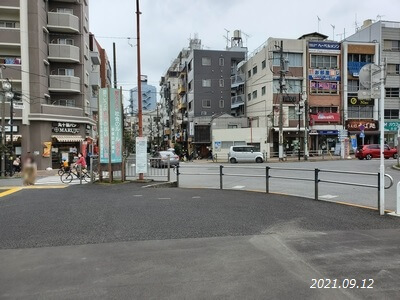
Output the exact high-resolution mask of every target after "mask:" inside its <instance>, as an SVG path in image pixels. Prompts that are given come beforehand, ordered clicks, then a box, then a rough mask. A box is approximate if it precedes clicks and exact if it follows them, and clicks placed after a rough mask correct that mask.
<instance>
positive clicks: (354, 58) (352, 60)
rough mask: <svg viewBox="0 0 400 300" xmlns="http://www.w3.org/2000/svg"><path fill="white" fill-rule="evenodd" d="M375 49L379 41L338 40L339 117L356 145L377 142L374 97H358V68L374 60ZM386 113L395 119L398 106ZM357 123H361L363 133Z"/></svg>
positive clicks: (376, 112) (375, 103)
mask: <svg viewBox="0 0 400 300" xmlns="http://www.w3.org/2000/svg"><path fill="white" fill-rule="evenodd" d="M378 52H379V43H368V42H349V41H344V42H343V43H342V58H343V59H342V71H343V73H342V74H343V80H342V82H343V97H342V98H343V112H344V114H343V118H344V124H345V129H347V131H348V132H349V134H350V135H356V136H357V144H358V145H362V144H373V143H378V142H379V130H378V128H379V123H378V120H379V117H378V110H379V103H378V101H377V100H375V99H371V100H365V99H359V98H358V90H359V89H360V81H359V74H360V70H361V68H362V67H363V66H365V65H366V64H369V63H377V59H378ZM387 112H392V111H390V110H388V111H387ZM387 117H388V118H390V119H391V118H392V117H393V118H397V119H398V118H399V116H398V110H397V115H395V112H394V113H393V116H392V115H391V114H389V115H388V116H387ZM385 118H386V116H385ZM396 125H397V124H396ZM360 126H364V130H363V134H361V130H360ZM360 134H361V136H360Z"/></svg>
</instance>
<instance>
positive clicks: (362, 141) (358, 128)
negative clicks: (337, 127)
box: [346, 120, 379, 145]
mask: <svg viewBox="0 0 400 300" xmlns="http://www.w3.org/2000/svg"><path fill="white" fill-rule="evenodd" d="M346 129H347V130H348V132H349V134H350V135H356V136H357V145H367V144H377V143H379V126H378V121H375V120H347V121H346Z"/></svg>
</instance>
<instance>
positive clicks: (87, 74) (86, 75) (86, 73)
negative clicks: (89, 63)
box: [85, 71, 89, 86]
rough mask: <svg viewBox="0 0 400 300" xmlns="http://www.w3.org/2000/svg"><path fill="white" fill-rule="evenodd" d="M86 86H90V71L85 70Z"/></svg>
mask: <svg viewBox="0 0 400 300" xmlns="http://www.w3.org/2000/svg"><path fill="white" fill-rule="evenodd" d="M85 86H89V73H88V71H86V72H85Z"/></svg>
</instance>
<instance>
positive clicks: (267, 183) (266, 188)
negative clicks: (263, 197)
mask: <svg viewBox="0 0 400 300" xmlns="http://www.w3.org/2000/svg"><path fill="white" fill-rule="evenodd" d="M269 169H271V168H270V167H268V166H267V167H265V193H267V194H269Z"/></svg>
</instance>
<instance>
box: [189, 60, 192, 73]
mask: <svg viewBox="0 0 400 300" xmlns="http://www.w3.org/2000/svg"><path fill="white" fill-rule="evenodd" d="M192 62H193V59H192V60H191V61H190V62H189V64H188V70H189V71H192V65H193V64H192Z"/></svg>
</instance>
